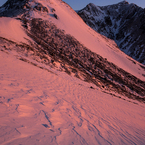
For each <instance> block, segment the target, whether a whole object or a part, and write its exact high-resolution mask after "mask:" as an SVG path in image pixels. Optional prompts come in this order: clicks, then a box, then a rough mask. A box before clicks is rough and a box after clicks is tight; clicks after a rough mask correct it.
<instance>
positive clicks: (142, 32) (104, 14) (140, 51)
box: [78, 1, 145, 64]
mask: <svg viewBox="0 0 145 145" xmlns="http://www.w3.org/2000/svg"><path fill="white" fill-rule="evenodd" d="M78 14H79V15H80V17H81V18H82V19H83V20H84V22H85V23H86V24H87V25H89V26H90V27H92V28H93V29H94V30H95V31H97V32H99V33H100V34H102V35H104V36H106V37H108V38H110V39H113V40H114V41H115V42H116V43H117V45H118V46H119V48H120V49H121V50H122V51H124V52H125V53H126V54H128V55H129V56H131V57H133V58H134V59H136V60H138V61H139V62H141V63H143V64H145V55H144V52H145V43H144V37H145V23H144V22H145V11H144V9H143V8H141V7H139V6H137V5H135V4H133V3H131V4H129V3H128V2H127V1H121V2H119V3H117V4H113V5H108V6H95V5H94V4H88V5H87V6H86V7H85V8H83V9H82V10H80V11H78Z"/></svg>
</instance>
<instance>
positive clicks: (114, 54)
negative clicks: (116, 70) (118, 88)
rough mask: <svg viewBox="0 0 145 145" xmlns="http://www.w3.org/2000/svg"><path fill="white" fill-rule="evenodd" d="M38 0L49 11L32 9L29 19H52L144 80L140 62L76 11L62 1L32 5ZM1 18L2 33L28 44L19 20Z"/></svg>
mask: <svg viewBox="0 0 145 145" xmlns="http://www.w3.org/2000/svg"><path fill="white" fill-rule="evenodd" d="M36 2H37V3H41V4H42V5H43V6H44V7H46V8H47V9H48V13H46V12H39V11H34V10H30V12H29V15H30V17H28V19H32V18H42V19H43V20H49V21H50V22H52V23H54V24H55V25H56V26H57V27H58V28H60V29H62V30H64V31H65V32H66V34H71V35H72V36H74V37H75V38H76V39H77V40H78V41H79V42H80V43H82V44H83V45H84V46H85V47H87V48H88V49H90V50H91V51H93V52H95V53H97V54H99V55H101V56H102V57H103V58H107V60H108V61H109V62H113V63H114V64H116V65H117V66H119V67H120V68H122V69H124V70H125V71H127V72H129V73H131V74H132V75H134V76H136V77H138V78H139V79H141V80H143V81H144V80H145V77H144V75H145V71H144V69H143V68H142V67H140V63H138V62H137V61H134V60H133V59H132V58H130V57H128V56H127V55H126V54H124V53H123V52H122V51H120V50H119V48H118V47H117V45H116V43H115V42H114V41H112V40H110V39H108V38H106V37H104V36H102V35H100V34H99V33H97V32H95V31H94V30H93V29H91V28H90V27H89V26H87V25H86V24H85V23H84V22H83V20H82V19H81V18H80V17H79V16H78V15H77V13H76V12H75V11H74V10H73V9H72V8H71V7H70V6H68V5H67V4H66V3H64V2H63V1H61V0H53V1H52V0H35V1H32V2H29V4H30V5H31V8H34V7H35V6H36ZM54 13H55V14H56V15H57V16H58V19H56V18H55V17H54ZM18 17H19V16H18ZM0 19H1V20H0V22H1V25H2V30H3V31H2V30H1V33H0V35H1V36H2V37H5V38H8V39H12V40H13V39H15V40H17V41H22V42H25V43H27V42H26V40H25V39H24V38H28V39H30V38H29V37H27V36H26V34H25V33H24V31H23V30H22V28H21V26H20V22H19V20H12V19H11V18H0ZM13 23H14V24H13ZM13 35H14V36H13ZM133 62H135V63H133Z"/></svg>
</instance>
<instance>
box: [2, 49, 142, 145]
mask: <svg viewBox="0 0 145 145" xmlns="http://www.w3.org/2000/svg"><path fill="white" fill-rule="evenodd" d="M17 55H18V54H17ZM30 61H33V62H34V60H30ZM0 62H2V63H0V110H2V111H0V118H1V119H0V144H1V145H5V144H10V145H11V144H31V145H34V144H35V145H36V144H41V145H43V144H44V145H46V144H49V145H58V144H59V145H62V144H63V145H68V144H69V145H73V144H77V145H88V144H89V145H98V144H115V145H116V144H144V142H145V124H144V122H145V105H144V104H142V103H139V102H136V101H129V100H128V101H127V100H126V101H125V100H122V99H119V98H116V97H114V96H112V95H108V94H106V93H103V92H102V91H101V90H100V89H99V88H98V87H96V86H94V85H93V84H90V83H85V82H83V81H80V80H79V79H76V78H74V77H71V76H69V75H67V74H66V73H63V72H59V71H56V70H55V69H52V68H51V67H48V66H44V65H42V64H41V63H40V64H39V65H40V66H41V69H40V68H38V67H36V66H33V65H31V64H28V63H26V62H23V61H20V60H18V59H16V57H14V56H13V55H12V54H7V53H5V52H2V51H0ZM44 68H45V69H44ZM46 68H47V70H49V71H47V70H46ZM91 86H92V87H93V88H94V89H92V88H90V87H91ZM121 97H122V96H121Z"/></svg>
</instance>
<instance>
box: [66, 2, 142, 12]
mask: <svg viewBox="0 0 145 145" xmlns="http://www.w3.org/2000/svg"><path fill="white" fill-rule="evenodd" d="M63 1H65V2H66V3H68V4H69V5H70V6H71V7H72V8H73V9H74V10H80V9H82V8H84V7H85V6H86V5H87V4H89V3H94V4H95V5H98V6H105V5H110V4H116V3H118V2H121V1H123V0H63ZM127 1H128V2H129V3H135V4H136V5H138V6H140V7H143V8H145V0H127Z"/></svg>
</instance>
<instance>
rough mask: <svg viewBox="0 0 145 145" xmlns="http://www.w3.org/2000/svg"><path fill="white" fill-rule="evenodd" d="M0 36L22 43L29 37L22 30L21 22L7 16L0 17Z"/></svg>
mask: <svg viewBox="0 0 145 145" xmlns="http://www.w3.org/2000/svg"><path fill="white" fill-rule="evenodd" d="M0 37H4V38H7V39H9V40H13V41H15V42H23V43H27V40H26V39H30V38H29V37H28V36H27V34H26V33H25V31H24V29H23V27H22V23H21V22H20V21H18V20H16V19H14V18H8V17H2V18H0Z"/></svg>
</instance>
